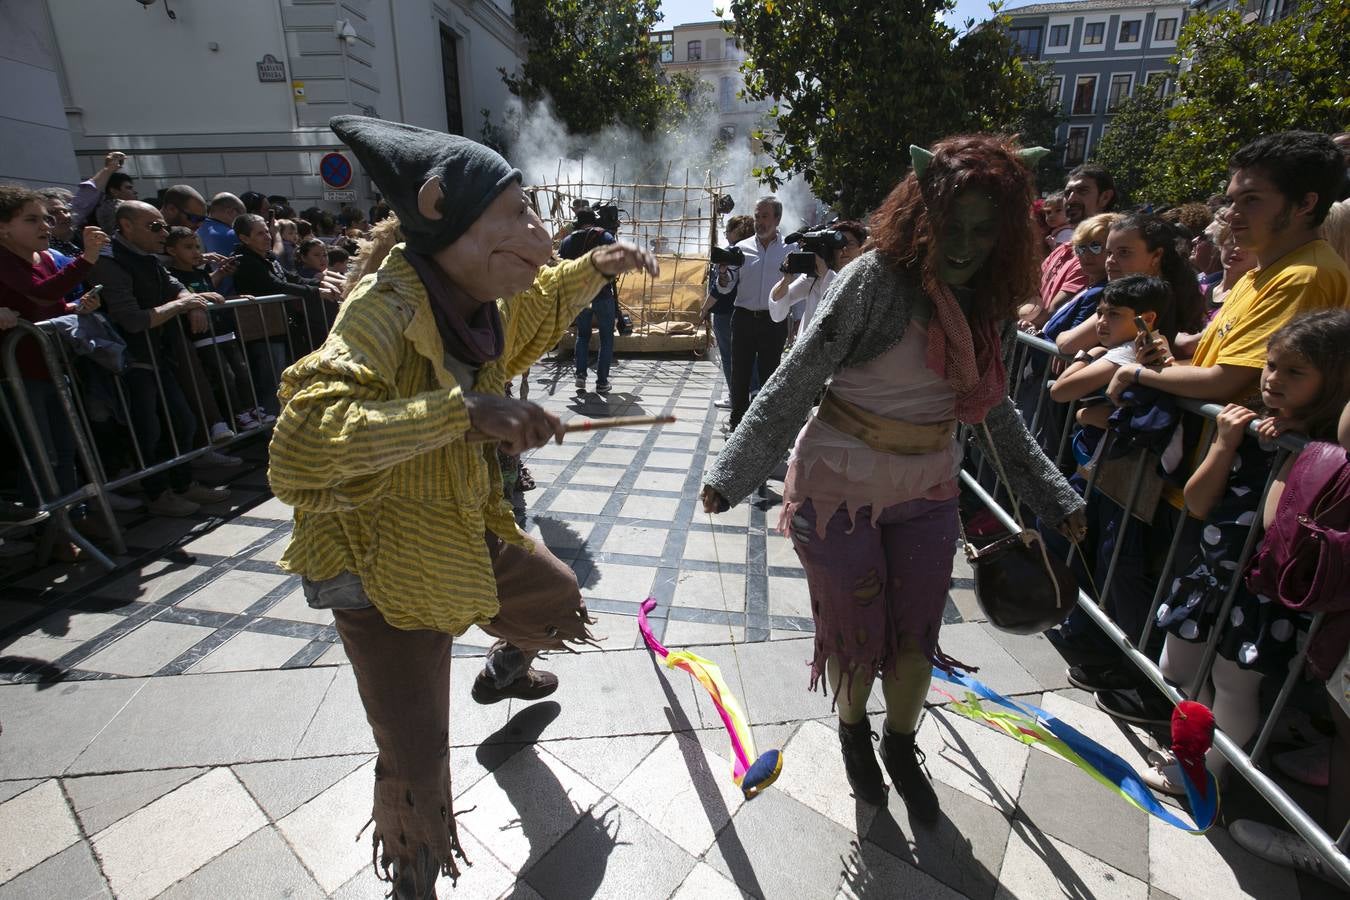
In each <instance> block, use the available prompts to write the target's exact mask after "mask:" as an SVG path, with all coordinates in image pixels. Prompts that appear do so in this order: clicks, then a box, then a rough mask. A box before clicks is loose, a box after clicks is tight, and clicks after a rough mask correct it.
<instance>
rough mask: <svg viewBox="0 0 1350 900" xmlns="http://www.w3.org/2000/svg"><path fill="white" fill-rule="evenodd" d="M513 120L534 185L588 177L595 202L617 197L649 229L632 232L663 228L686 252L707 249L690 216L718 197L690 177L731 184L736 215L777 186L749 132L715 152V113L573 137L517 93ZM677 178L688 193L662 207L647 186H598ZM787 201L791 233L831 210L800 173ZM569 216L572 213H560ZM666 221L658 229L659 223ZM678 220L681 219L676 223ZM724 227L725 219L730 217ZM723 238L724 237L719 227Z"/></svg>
mask: <svg viewBox="0 0 1350 900" xmlns="http://www.w3.org/2000/svg"><path fill="white" fill-rule="evenodd" d="M504 117H505V121H506V124H507V127H508V130H509V131H510V132H512V142H511V148H510V150H509V153H508V156H509V158H510V161H511V163H512V165H514V166H516V167H518V168H519V169H520V170H521V171H522V172H523V173H524V175H525V183H526V184H527V185H551V184H555V183H558V182H564V183H566V182H571V183H585V184H587V185H590V186H591V187H590V189H588V190H586V191H584V192H581V198H582V199H585V200H587V201H595V200H602V201H616V202H617V203H618V205H619V206H620V208H621V209H623V210H625V211H626V212H627V214H628V216H629V217H631V218H633V219H636V220H639V221H641V222H643V223H649V224H647V225H646V226H645V227H642V228H639V229H637V230H638V231H639V233H638V234H633V231H632V230H631V229H630V230H629V231H628V234H627V236H628V237H629V238H630V239H634V238H636V239H638V240H643V241H646V242H650V241H651V240H652V239H654V238H655V237H656V235H657V234H658V233H659V234H661V235H662V236H663V237H665V238H666V240H668V241H669V242H670V245H669V247H670V249H671V250H678V251H680V252H684V253H703V252H706V251H707V247H708V238H709V235H708V234H706V233H702V232H704V231H705V230H706V226H705V228H704V229H699V228H696V227H695V226H693V225H692V224H690V223H689V221H686V223H685V224H684V227H683V229H682V228H681V226H680V224H678V222H679V221H680V220H694V219H696V218H703V219H705V221H706V217H707V216H708V215H709V213H710V209H709V207H710V206H711V197H710V196H709V195H708V194H706V193H704V192H702V191H691V192H689V193H688V195H687V196H688V198H689V200H688V203H687V205H685V204H682V203H681V199H682V198H683V197H685V196H686V194H685V192H684V191H683V190H682V189H683V186H684V184H685V180H686V177H687V178H688V183H689V184H690V185H691V186H701V185H704V184H705V183H708V182H709V181H710V182H711V184H713V185H714V186H716V185H724V186H726V187H725V189H724V190H725V193H726V194H728V195H729V196H730V197H731V198H732V199H733V200H734V201H735V210H734V212H733V215H735V214H741V213H744V214H746V215H749V214H751V213H752V212H753V210H754V205H755V201H756V200H758V199H759V198H760V197H763V196H767V195H769V194H770V191H769V190H768V188H767V187H765V186H764V185H761V184H760V183H759V182H758V180H757V179H756V178H755V177H754V175H753V170H754V169H755V168H756V166H759V165H762V164H763V163H764V161H765V160H763V159H762V158H761V159H756V158H755V155H754V154H753V153H752V152H751V150H750V147H749V146H748V143H747V141H746V140H745V138H744V136H738V137H737V138H736V139H735V140H734V141H732V143H731V146H729V147H727V148H726V149H725V150H723V152H721V153H720V154H716V157H715V159H714V155H713V153H712V150H713V146H714V143H715V142H716V139H717V131H718V124H719V123H718V120H717V118H716V116H710V117H708V119H707V120H705V121H690V122H687V123H686V124H685V125H684V127H682V128H681V129H679V130H678V131H676V132H674V133H669V134H658V135H655V136H653V137H650V138H647V137H644V136H643V135H642V134H641V133H639V132H637V131H636V130H633V129H628V128H621V127H618V126H610V127H608V128H606V129H604V130H603V131H601V132H600V133H599V134H597V135H573V134H571V133H569V132H568V130H567V127H566V126H565V125H564V124H563V123H562V122H561V121H560V120H559V119H558V117H557V116H556V115H555V114H554V112H553V110H552V108H551V106H550V105H549V104H548V103H547V102H544V103H538V104H531V105H528V106H527V105H525V104H523V103H521V101H520V100H519V98H515V97H512V98H510V100H509V102H508V106H507V109H506V110H505V116H504ZM667 183H669V184H672V185H678V186H680V188H681V190H680V191H670V192H666V194H665V197H664V209H662V208H661V207H662V196H661V195H662V192H661V191H659V190H645V191H639V192H637V193H636V195H635V193H634V192H633V191H632V190H631V189H628V188H625V189H624V190H623V191H621V193H620V195H619V196H603V195H602V194H603V193H604V192H603V191H601V190H599V189H598V185H609V184H618V185H632V184H648V185H660V184H667ZM773 196H775V197H777V199H778V200H779V201H781V202H782V203H783V222H782V230H783V232H784V233H785V234H786V233H788V232H790V231H793V230H796V229H798V228H802V227H805V226H807V225H810V224H813V223H815V222H816V221H817V219H818V217H819V216H822V215H824V212H825V210H824V208H823V207H822V206H821V205H820V204H819V203H818V202H817V201H816V198H815V197H814V196H813V195H812V194H811V190H810V187H809V186H808V185H807V184H806V182H805V180H803V179H801V178H794V179H792V180H791V181H789V182H788V183H787V184H785V185H783V186H781V187H780V188H779V189H778V191H777V192H775V193H774V194H773ZM560 215H562V216H563V217H564V218H567V217H568V214H567V213H566V212H563V213H560ZM662 219H664V220H665V221H664V224H663V225H662V226H660V227H658V226H657V225H656V224H654V223H655V222H656V221H658V220H662ZM671 220H676V221H675V222H672V221H671ZM722 225H723V226H724V225H725V217H723V220H722ZM718 240H719V243H720V241H721V237H720V231H719V238H718Z"/></svg>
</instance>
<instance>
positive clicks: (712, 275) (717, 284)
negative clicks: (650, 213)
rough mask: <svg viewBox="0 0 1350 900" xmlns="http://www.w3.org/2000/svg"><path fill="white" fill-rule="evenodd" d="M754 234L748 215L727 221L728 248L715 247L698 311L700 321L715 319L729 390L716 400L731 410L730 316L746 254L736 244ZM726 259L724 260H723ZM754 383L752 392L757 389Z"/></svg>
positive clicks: (721, 360) (752, 221)
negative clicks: (701, 304)
mask: <svg viewBox="0 0 1350 900" xmlns="http://www.w3.org/2000/svg"><path fill="white" fill-rule="evenodd" d="M754 234H755V220H754V219H752V218H750V217H749V216H732V217H731V218H730V219H728V220H727V230H726V236H727V246H726V248H721V247H714V248H713V251H712V253H711V254H710V258H711V260H712V261H711V262H710V263H709V264H708V296H707V297H706V298H705V299H704V301H703V308H702V309H700V310H699V318H700V319H702V320H704V321H707V320H708V319H709V318H711V319H712V333H713V339H714V340H716V341H717V359H718V362H719V363H721V365H722V378H723V379H725V381H726V387H725V388H724V389H723V391H722V396H721V397H718V398H717V399H716V400H715V401H713V403H714V405H715V406H716V407H717V408H718V409H730V408H731V314H732V312H734V311H735V309H736V286H737V284H738V283H739V282H740V276H741V263H743V262H744V261H745V254H744V253H742V252H741V251H739V250H737V249H736V245H737V244H738V243H740V242H741V241H743V240H745V239H746V238H749V237H753V236H754ZM724 260H725V261H724ZM758 386H759V385H758V384H752V385H751V386H750V390H752V391H753V390H754V389H755V388H757V387H758Z"/></svg>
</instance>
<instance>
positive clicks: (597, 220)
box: [573, 200, 620, 234]
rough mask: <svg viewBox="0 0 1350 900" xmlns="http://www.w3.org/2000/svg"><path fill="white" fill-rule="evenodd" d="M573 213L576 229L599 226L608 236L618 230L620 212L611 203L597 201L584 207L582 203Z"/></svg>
mask: <svg viewBox="0 0 1350 900" xmlns="http://www.w3.org/2000/svg"><path fill="white" fill-rule="evenodd" d="M573 211H574V212H575V213H576V222H577V228H591V227H594V226H599V227H601V228H603V229H605V230H606V231H608V232H609V233H610V234H613V233H614V232H616V231H618V230H619V212H620V210H619V207H618V206H616V205H615V204H613V203H602V202H601V201H599V200H597V201H595V203H593V204H592V205H590V206H586V205H585V202H584V201H582V202H581V203H580V204H579V205H577V206H575V207H574V209H573Z"/></svg>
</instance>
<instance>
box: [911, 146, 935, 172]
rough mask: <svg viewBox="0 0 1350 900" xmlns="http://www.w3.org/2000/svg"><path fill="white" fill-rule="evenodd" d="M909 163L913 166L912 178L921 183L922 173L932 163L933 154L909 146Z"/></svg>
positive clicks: (917, 147)
mask: <svg viewBox="0 0 1350 900" xmlns="http://www.w3.org/2000/svg"><path fill="white" fill-rule="evenodd" d="M909 161H910V162H911V163H913V164H914V176H915V177H916V178H918V179H919V180H920V181H923V176H924V173H925V172H927V171H928V166H929V164H931V163H932V162H933V154H932V153H929V152H928V151H927V150H925V149H923V148H922V147H919V146H916V145H914V144H910V145H909Z"/></svg>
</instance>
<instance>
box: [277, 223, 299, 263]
mask: <svg viewBox="0 0 1350 900" xmlns="http://www.w3.org/2000/svg"><path fill="white" fill-rule="evenodd" d="M276 227H277V233H278V234H280V235H281V252H280V253H278V254H277V259H279V260H281V267H282V268H283V269H285V270H286V271H287V272H294V271H295V266H296V260H295V253H296V250H297V249H298V248H299V246H300V229H299V228H297V227H296V225H295V223H294V222H292V221H291V220H290V219H277V225H276Z"/></svg>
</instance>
